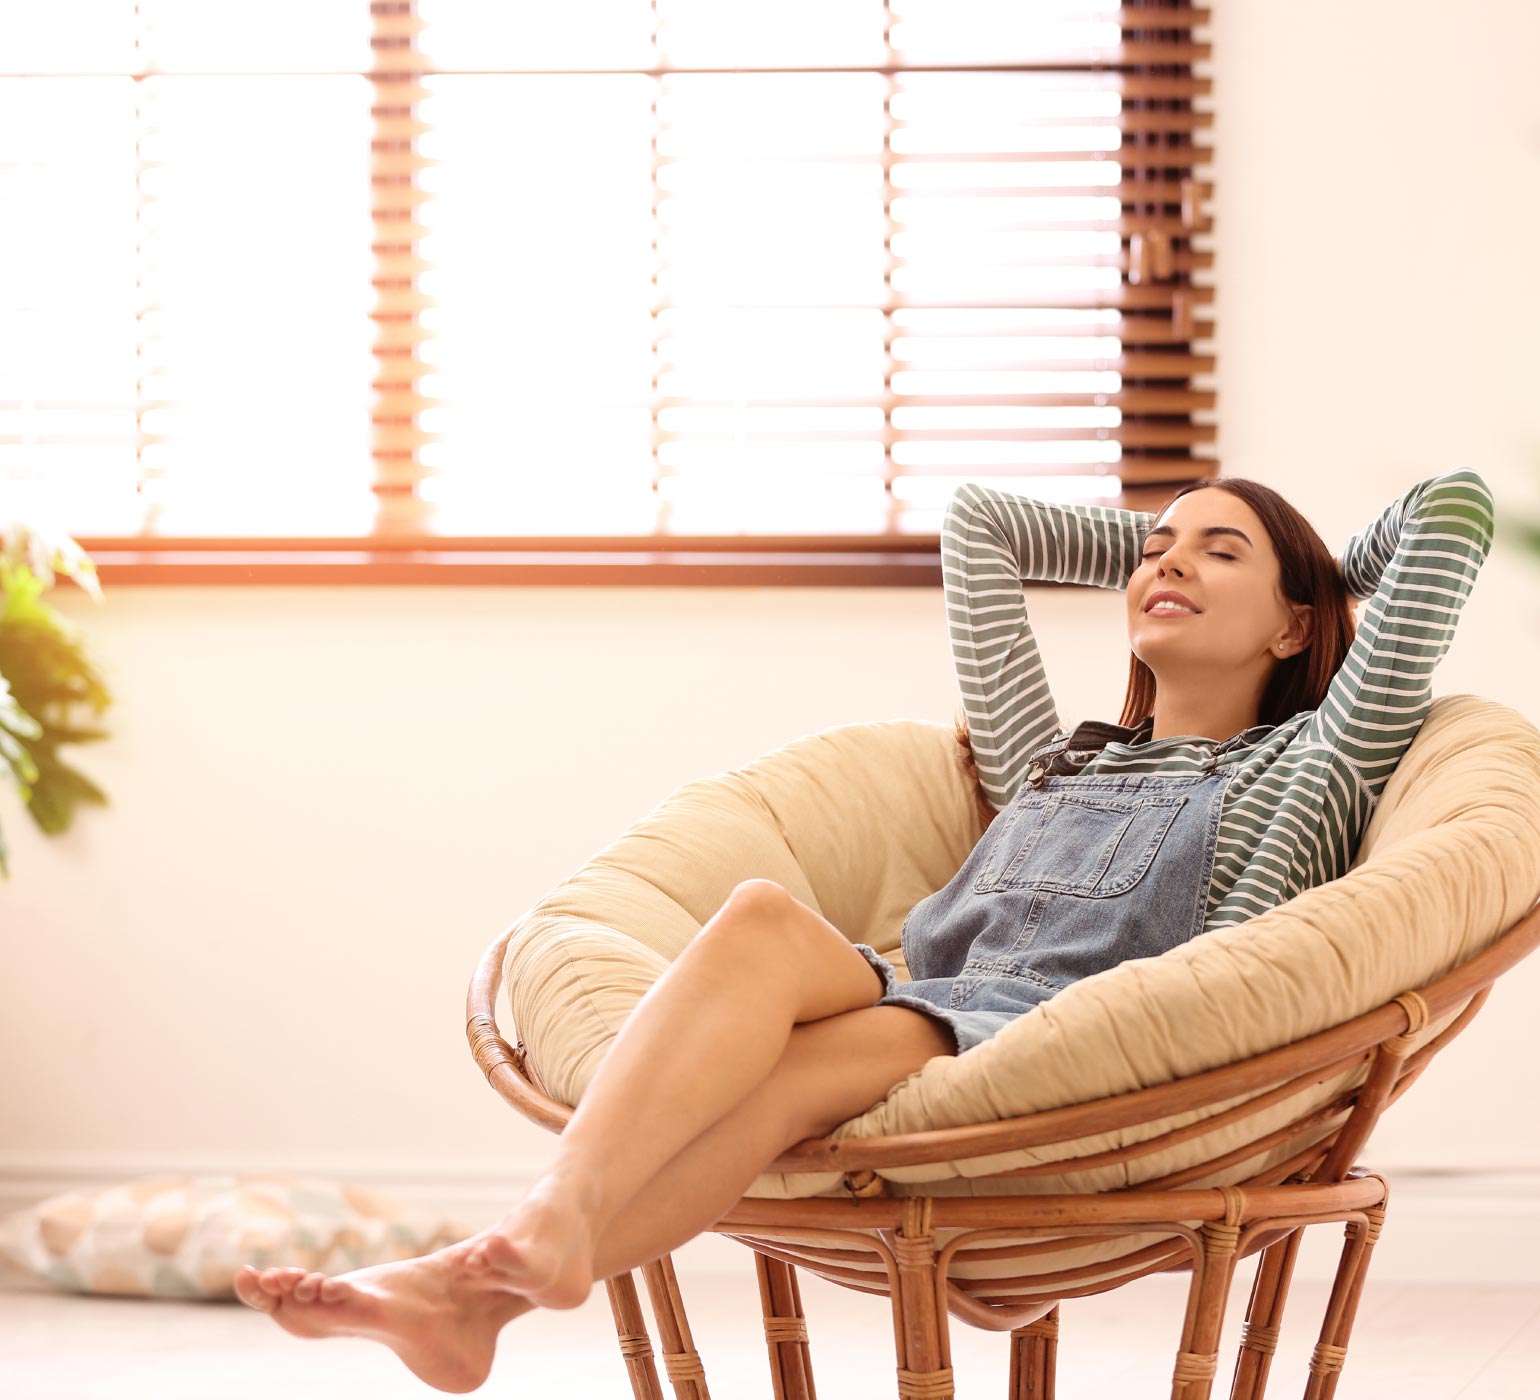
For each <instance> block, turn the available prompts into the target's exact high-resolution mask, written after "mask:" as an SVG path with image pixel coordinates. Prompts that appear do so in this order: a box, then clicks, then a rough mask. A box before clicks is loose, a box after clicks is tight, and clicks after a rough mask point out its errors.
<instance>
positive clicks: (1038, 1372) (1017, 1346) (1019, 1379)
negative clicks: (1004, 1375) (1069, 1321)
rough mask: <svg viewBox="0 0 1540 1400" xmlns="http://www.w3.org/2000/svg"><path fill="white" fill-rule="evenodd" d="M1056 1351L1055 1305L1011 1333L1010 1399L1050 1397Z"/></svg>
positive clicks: (1030, 1399)
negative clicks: (1051, 1309) (1036, 1318)
mask: <svg viewBox="0 0 1540 1400" xmlns="http://www.w3.org/2000/svg"><path fill="white" fill-rule="evenodd" d="M1058 1350H1059V1305H1058V1304H1057V1303H1055V1304H1054V1305H1053V1311H1052V1312H1049V1313H1044V1314H1043V1316H1042V1317H1040V1318H1038V1320H1037V1321H1036V1322H1031V1323H1028V1324H1027V1325H1026V1326H1025V1327H1018V1328H1016V1329H1015V1331H1013V1332H1012V1333H1011V1388H1010V1400H1053V1377H1054V1370H1055V1366H1056V1362H1057V1354H1058Z"/></svg>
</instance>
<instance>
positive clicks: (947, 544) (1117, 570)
mask: <svg viewBox="0 0 1540 1400" xmlns="http://www.w3.org/2000/svg"><path fill="white" fill-rule="evenodd" d="M1154 523H1155V516H1154V515H1152V514H1150V513H1148V512H1144V511H1131V510H1116V509H1114V508H1112V507H1110V506H1076V505H1060V504H1057V503H1055V502H1051V501H1040V500H1036V499H1034V498H1033V497H1031V496H1018V495H1014V494H1012V493H1010V492H1008V491H1001V490H997V489H996V488H994V487H990V486H982V485H979V484H978V483H977V482H965V483H964V484H963V485H962V486H960V487H958V489H957V490H956V492H954V493H953V495H952V499H951V501H950V502H949V503H948V504H947V509H946V515H945V517H944V519H943V521H942V525H941V578H942V585H943V592H944V594H945V600H946V614H947V627H948V630H949V632H950V634H951V638H952V656H953V659H954V660H955V661H956V664H957V680H958V685H959V687H960V688H961V690H962V700H963V711H964V713H965V714H966V715H967V718H968V733H969V736H970V741H971V743H972V746H973V752H974V755H975V758H976V761H977V764H978V772H979V786H980V787H982V788H983V790H984V793H985V796H986V797H988V799H989V801H990V802H991V803H992V804H993V805H994V807H995V808H996V809H997V810H998V809H1001V808H1004V807H1006V806H1007V805H1009V803H1010V800H1011V798H1012V797H1013V796H1014V795H1015V793H1016V789H1017V788H1018V787H1019V786H1020V783H1021V778H1022V775H1023V774H1024V773H1025V771H1026V765H1027V758H1028V756H1029V755H1030V754H1031V753H1032V751H1033V749H1035V748H1037V747H1038V746H1039V745H1041V744H1043V743H1045V742H1046V741H1047V740H1048V739H1051V738H1052V737H1053V735H1054V734H1055V733H1056V732H1057V730H1058V729H1059V715H1058V710H1057V708H1056V707H1055V705H1054V702H1053V697H1052V695H1051V694H1050V693H1049V689H1048V678H1047V676H1046V675H1045V674H1044V671H1043V661H1042V656H1041V655H1040V653H1039V652H1038V648H1037V641H1036V639H1035V638H1034V637H1033V635H1032V627H1031V625H1030V624H1029V623H1028V621H1027V604H1026V599H1025V597H1024V596H1023V594H1022V590H1021V585H1022V584H1023V583H1024V582H1028V581H1030V580H1047V581H1052V582H1055V583H1084V584H1089V585H1091V586H1093V587H1097V588H1120V589H1121V588H1126V587H1127V586H1128V580H1129V579H1130V578H1131V577H1132V576H1133V572H1134V570H1135V569H1136V568H1138V567H1139V546H1140V544H1141V542H1142V541H1143V539H1144V535H1145V534H1146V532H1148V530H1149V528H1150V527H1151V526H1152V525H1153V524H1154Z"/></svg>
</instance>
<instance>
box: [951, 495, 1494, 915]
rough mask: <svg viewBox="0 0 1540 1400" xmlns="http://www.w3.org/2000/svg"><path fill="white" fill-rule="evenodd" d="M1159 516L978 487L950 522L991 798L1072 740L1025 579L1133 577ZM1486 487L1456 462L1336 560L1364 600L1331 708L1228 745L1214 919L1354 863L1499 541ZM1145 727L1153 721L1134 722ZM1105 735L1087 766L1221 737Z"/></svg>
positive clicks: (969, 700) (1002, 802)
mask: <svg viewBox="0 0 1540 1400" xmlns="http://www.w3.org/2000/svg"><path fill="white" fill-rule="evenodd" d="M1156 518H1157V517H1156V516H1155V515H1153V514H1150V513H1147V512H1142V511H1129V510H1118V509H1114V508H1112V507H1108V506H1089V505H1087V506H1081V505H1063V504H1058V503H1053V502H1048V501H1040V500H1035V499H1033V498H1032V497H1028V496H1020V495H1014V494H1011V493H1009V492H1005V491H1000V490H996V489H994V488H992V487H988V486H984V485H981V484H978V483H975V482H968V483H965V484H964V485H962V486H961V487H959V488H958V489H957V491H956V492H955V493H954V494H953V496H952V498H951V501H950V502H949V504H948V506H947V510H946V515H945V518H944V520H943V523H942V530H941V565H942V581H943V592H944V595H945V602H946V612H947V626H948V631H949V633H950V636H951V643H952V653H953V658H954V660H955V662H956V665H957V676H958V682H959V686H960V688H961V691H962V701H963V710H964V713H965V714H966V716H967V720H968V729H969V733H970V736H971V741H972V746H973V751H974V755H975V759H976V762H977V765H978V773H979V782H980V786H981V787H982V788H983V790H984V794H985V796H986V797H987V798H988V799H989V801H990V803H991V804H992V805H993V806H994V807H996V808H997V809H1002V808H1004V807H1006V806H1007V805H1009V803H1010V801H1011V799H1012V798H1013V797H1014V796H1015V794H1016V792H1017V791H1018V789H1019V788H1020V785H1021V782H1022V780H1023V778H1024V776H1025V773H1026V768H1027V760H1028V758H1029V756H1030V755H1031V754H1032V753H1033V752H1034V751H1035V750H1036V749H1038V748H1040V747H1041V746H1042V745H1043V744H1045V743H1048V742H1049V741H1050V740H1053V739H1055V738H1058V737H1060V736H1062V735H1065V734H1067V733H1069V732H1071V731H1070V730H1068V729H1066V728H1064V727H1062V726H1061V725H1060V722H1059V717H1058V711H1057V709H1056V707H1055V705H1054V701H1053V696H1052V694H1051V692H1050V690H1049V686H1048V678H1047V676H1046V675H1045V674H1044V669H1043V662H1042V658H1041V656H1040V655H1039V652H1038V647H1037V643H1036V641H1035V640H1034V638H1033V635H1032V628H1031V625H1030V623H1029V622H1028V620H1027V609H1026V600H1025V598H1024V596H1023V593H1022V588H1021V584H1022V583H1024V582H1027V581H1031V580H1053V581H1055V582H1062V583H1083V584H1088V585H1091V586H1093V587H1097V588H1115V589H1119V590H1126V589H1127V587H1128V582H1129V579H1130V578H1131V577H1132V576H1133V573H1134V570H1135V569H1136V568H1138V566H1139V562H1140V550H1141V549H1142V547H1143V544H1144V538H1145V535H1146V534H1147V533H1148V531H1149V529H1150V527H1151V526H1153V525H1154V524H1155V521H1156ZM1492 534H1493V499H1492V493H1491V491H1490V489H1489V488H1488V487H1487V484H1486V482H1485V481H1483V480H1482V479H1481V477H1480V476H1478V475H1477V474H1476V473H1475V472H1474V471H1470V470H1467V469H1461V470H1458V471H1453V472H1449V473H1447V474H1445V475H1442V476H1434V477H1430V478H1428V479H1427V480H1425V481H1421V482H1419V483H1418V484H1417V485H1415V486H1413V487H1411V488H1410V489H1409V490H1407V491H1406V492H1405V493H1404V494H1403V495H1401V496H1400V497H1399V498H1398V499H1397V500H1396V501H1394V502H1393V503H1392V504H1391V505H1389V506H1388V507H1387V508H1386V509H1385V511H1384V512H1383V513H1382V514H1381V515H1380V516H1379V518H1378V519H1377V520H1375V521H1373V522H1372V523H1371V524H1369V525H1368V526H1366V527H1365V528H1364V529H1362V530H1360V531H1359V532H1358V533H1357V534H1355V535H1354V536H1353V537H1352V538H1351V539H1350V540H1349V541H1348V543H1347V544H1346V546H1345V547H1344V548H1343V551H1342V554H1341V556H1340V562H1341V568H1342V577H1343V580H1344V581H1345V583H1346V584H1347V588H1348V591H1349V592H1350V593H1351V594H1352V595H1353V596H1354V597H1355V598H1360V599H1367V600H1368V601H1367V602H1366V604H1365V606H1364V607H1363V608H1361V609H1360V615H1359V619H1358V624H1357V632H1356V635H1355V637H1354V640H1353V643H1352V646H1351V648H1350V649H1349V651H1348V654H1347V656H1346V658H1345V659H1344V660H1343V663H1342V665H1341V666H1340V667H1339V668H1338V670H1337V673H1336V675H1335V676H1334V677H1333V679H1332V681H1331V684H1330V687H1329V689H1328V691H1327V694H1326V696H1325V698H1324V699H1323V700H1322V702H1321V704H1320V705H1319V706H1318V707H1317V708H1316V709H1313V710H1303V711H1301V712H1300V713H1299V714H1296V715H1294V716H1292V717H1290V718H1289V719H1287V720H1285V721H1284V722H1283V723H1281V724H1277V725H1265V724H1261V725H1257V726H1255V727H1254V728H1252V729H1249V730H1246V731H1245V732H1244V734H1243V735H1242V736H1241V739H1240V742H1239V743H1238V744H1237V745H1236V746H1234V747H1232V748H1230V749H1229V750H1227V751H1226V752H1225V753H1223V754H1222V755H1220V757H1219V760H1218V762H1219V763H1220V764H1226V765H1229V764H1233V765H1234V766H1235V767H1236V769H1237V770H1238V771H1237V772H1236V773H1235V774H1234V776H1233V777H1232V778H1231V780H1230V783H1229V785H1228V787H1227V788H1226V790H1225V797H1224V804H1223V808H1222V810H1221V814H1220V824H1219V831H1218V845H1217V848H1216V851H1215V856H1214V870H1213V877H1212V880H1211V883H1210V888H1209V897H1208V904H1207V907H1206V913H1205V916H1204V925H1203V927H1204V931H1205V932H1208V931H1209V930H1211V929H1215V928H1222V927H1224V926H1225V925H1228V924H1237V923H1241V922H1243V921H1244V920H1246V919H1249V918H1254V917H1256V916H1257V915H1258V914H1262V913H1265V912H1266V911H1267V910H1268V909H1271V908H1273V907H1275V906H1276V905H1279V904H1282V903H1284V902H1285V901H1287V900H1289V899H1292V898H1293V897H1294V896H1295V895H1296V894H1298V893H1300V892H1301V891H1302V890H1305V889H1309V888H1312V887H1313V886H1315V885H1318V884H1323V883H1325V882H1326V881H1328V880H1333V879H1336V878H1338V877H1339V876H1341V875H1343V874H1345V873H1346V871H1347V869H1348V867H1349V866H1350V865H1351V864H1352V859H1353V855H1354V853H1355V852H1356V850H1357V847H1358V842H1359V839H1360V838H1361V836H1362V835H1363V831H1364V829H1365V827H1366V826H1367V825H1368V823H1369V818H1370V816H1371V814H1372V812H1373V810H1374V804H1375V802H1376V801H1377V800H1378V798H1379V795H1380V793H1381V792H1382V791H1383V790H1384V787H1385V784H1386V783H1387V782H1388V781H1389V780H1390V775H1391V774H1392V773H1393V772H1394V771H1395V768H1396V764H1397V763H1398V762H1399V761H1400V759H1401V756H1402V755H1403V754H1404V753H1405V752H1406V750H1407V748H1408V747H1409V746H1410V745H1411V742H1412V740H1413V739H1414V738H1415V737H1416V735H1417V731H1418V729H1419V728H1420V727H1421V725H1422V722H1423V720H1424V719H1426V718H1427V715H1428V711H1429V710H1430V709H1431V708H1432V704H1433V696H1432V677H1433V669H1434V667H1435V666H1436V665H1437V664H1438V662H1439V660H1440V659H1441V658H1442V657H1443V655H1444V653H1445V652H1446V651H1448V649H1449V644H1450V642H1451V640H1452V639H1453V636H1454V628H1455V621H1456V618H1457V616H1458V614H1459V611H1460V608H1461V606H1462V605H1463V604H1464V602H1465V599H1466V598H1467V597H1468V596H1469V594H1470V590H1471V587H1472V585H1473V583H1474V582H1475V578H1476V574H1477V572H1478V570H1479V569H1480V568H1481V565H1482V563H1483V562H1484V561H1485V559H1486V556H1487V553H1488V551H1489V550H1490V548H1491V543H1492ZM1137 728H1138V729H1139V730H1140V731H1142V733H1143V735H1147V733H1148V729H1149V724H1148V721H1146V722H1145V724H1144V725H1142V726H1138V727H1137ZM1128 732H1129V733H1130V735H1131V736H1133V739H1134V741H1133V742H1129V743H1122V742H1118V741H1115V740H1114V741H1109V742H1108V743H1107V744H1106V745H1105V747H1104V748H1103V749H1102V750H1101V752H1100V753H1098V754H1096V755H1095V757H1093V758H1092V759H1091V760H1090V761H1089V762H1087V763H1086V764H1085V766H1084V767H1082V768H1080V769H1079V772H1080V773H1082V774H1094V773H1108V774H1113V773H1170V774H1173V775H1192V774H1197V773H1199V772H1200V771H1202V768H1203V766H1204V764H1205V762H1206V761H1207V760H1208V759H1209V757H1210V755H1211V754H1212V753H1213V751H1214V749H1215V748H1217V747H1218V744H1217V743H1216V742H1215V741H1213V740H1209V739H1195V738H1193V737H1191V736H1180V737H1171V738H1166V739H1158V740H1148V739H1147V738H1145V739H1144V741H1143V742H1140V741H1139V738H1140V736H1139V735H1137V734H1135V731H1134V730H1129V731H1128Z"/></svg>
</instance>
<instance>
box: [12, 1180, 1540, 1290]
mask: <svg viewBox="0 0 1540 1400" xmlns="http://www.w3.org/2000/svg"><path fill="white" fill-rule="evenodd" d="M541 1165H542V1164H541V1163H537V1162H528V1163H522V1164H521V1163H517V1162H516V1163H513V1164H510V1165H508V1166H496V1167H490V1166H478V1167H470V1168H468V1167H466V1166H464V1165H463V1164H461V1163H458V1162H443V1161H417V1162H401V1161H397V1162H393V1163H388V1164H384V1163H376V1162H360V1161H343V1160H338V1159H331V1160H326V1159H318V1158H309V1159H305V1160H303V1161H300V1160H295V1159H284V1160H281V1161H280V1160H274V1159H265V1160H264V1159H260V1158H257V1159H254V1158H252V1157H250V1156H242V1157H240V1158H238V1159H234V1158H212V1157H197V1158H195V1157H192V1156H187V1157H178V1158H172V1157H165V1156H157V1157H148V1156H131V1155H108V1154H83V1153H73V1154H69V1153H60V1154H56V1155H53V1154H51V1155H48V1156H43V1155H38V1154H27V1153H21V1152H14V1151H13V1152H7V1151H0V1215H3V1214H6V1213H8V1212H10V1211H12V1210H21V1209H25V1208H26V1207H28V1206H31V1205H35V1204H36V1203H37V1202H38V1201H41V1200H45V1199H47V1198H48V1197H49V1196H54V1195H57V1194H59V1193H60V1192H64V1191H91V1190H99V1189H101V1188H102V1187H104V1186H108V1185H111V1184H112V1183H114V1182H122V1181H131V1180H134V1179H135V1178H138V1177H145V1176H217V1175H225V1174H229V1173H232V1172H274V1171H287V1172H296V1173H299V1174H300V1175H304V1176H320V1177H327V1178H330V1179H332V1180H336V1181H346V1182H350V1183H354V1184H356V1185H360V1186H368V1187H372V1188H374V1189H375V1190H377V1191H381V1192H383V1193H385V1194H387V1195H391V1196H394V1197H396V1199H397V1200H399V1201H400V1202H401V1203H402V1205H403V1206H404V1207H406V1208H407V1209H409V1210H411V1211H413V1212H414V1213H416V1212H419V1211H420V1212H423V1213H425V1214H431V1215H436V1216H441V1217H444V1218H447V1219H453V1220H457V1221H460V1222H462V1223H463V1224H464V1225H466V1226H467V1227H468V1228H469V1229H473V1230H475V1229H481V1228H483V1227H484V1226H486V1225H490V1224H492V1223H493V1222H494V1221H496V1220H498V1219H500V1218H501V1217H502V1216H503V1215H504V1214H506V1213H507V1211H508V1208H509V1207H510V1206H511V1205H513V1204H514V1203H515V1202H516V1201H518V1200H519V1198H520V1197H521V1196H522V1195H523V1194H524V1192H525V1191H526V1190H527V1189H528V1187H529V1185H530V1184H531V1183H532V1182H533V1181H534V1179H535V1176H536V1175H537V1173H538V1171H539V1169H540V1166H541ZM1367 1165H1370V1166H1372V1167H1373V1168H1374V1169H1375V1170H1377V1171H1379V1172H1380V1173H1381V1174H1382V1175H1384V1176H1385V1178H1386V1179H1387V1180H1388V1181H1389V1182H1390V1202H1389V1207H1388V1209H1387V1212H1386V1218H1385V1229H1384V1233H1383V1234H1382V1235H1381V1236H1380V1239H1379V1241H1378V1242H1377V1243H1376V1245H1375V1249H1374V1260H1373V1266H1372V1269H1371V1273H1370V1277H1371V1279H1383V1280H1393V1281H1395V1282H1401V1283H1417V1282H1427V1283H1434V1282H1437V1283H1444V1284H1447V1283H1456V1282H1458V1283H1497V1284H1530V1285H1534V1284H1540V1170H1513V1169H1504V1170H1500V1171H1461V1170H1437V1171H1433V1170H1428V1169H1426V1168H1414V1167H1407V1168H1403V1169H1397V1168H1394V1167H1386V1166H1384V1165H1383V1164H1381V1163H1377V1162H1370V1163H1368V1164H1367ZM1342 1243H1343V1231H1342V1229H1341V1228H1340V1227H1338V1226H1334V1225H1330V1224H1325V1225H1318V1226H1312V1227H1309V1228H1307V1229H1306V1230H1305V1234H1304V1240H1303V1241H1302V1243H1301V1246H1300V1251H1299V1258H1298V1262H1297V1264H1296V1266H1295V1274H1294V1276H1295V1277H1296V1278H1299V1279H1309V1280H1312V1281H1315V1280H1322V1281H1324V1280H1329V1279H1330V1278H1331V1277H1332V1276H1333V1274H1334V1273H1335V1271H1336V1266H1337V1258H1338V1255H1339V1254H1340V1251H1341V1248H1342ZM674 1259H675V1263H676V1265H677V1267H678V1268H679V1270H680V1272H681V1273H682V1274H690V1273H693V1274H717V1273H738V1272H740V1271H741V1270H743V1269H744V1268H746V1267H747V1262H746V1260H745V1257H744V1247H743V1246H742V1245H740V1244H738V1243H737V1242H735V1241H733V1240H728V1239H724V1238H723V1237H722V1236H720V1235H709V1234H708V1235H703V1236H700V1237H698V1238H697V1239H694V1240H692V1241H690V1243H689V1244H687V1245H685V1246H683V1247H682V1248H681V1249H679V1250H677V1251H676V1252H675V1255H674Z"/></svg>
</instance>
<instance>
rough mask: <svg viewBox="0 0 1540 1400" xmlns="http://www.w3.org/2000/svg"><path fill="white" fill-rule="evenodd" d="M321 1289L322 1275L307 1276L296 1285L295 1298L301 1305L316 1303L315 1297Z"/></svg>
mask: <svg viewBox="0 0 1540 1400" xmlns="http://www.w3.org/2000/svg"><path fill="white" fill-rule="evenodd" d="M320 1287H321V1275H320V1274H306V1275H305V1276H304V1277H303V1278H302V1279H300V1281H299V1282H298V1283H296V1284H295V1285H294V1297H295V1299H296V1300H297V1301H299V1302H301V1303H310V1302H314V1301H315V1295H316V1293H317V1291H318V1290H319V1289H320Z"/></svg>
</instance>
